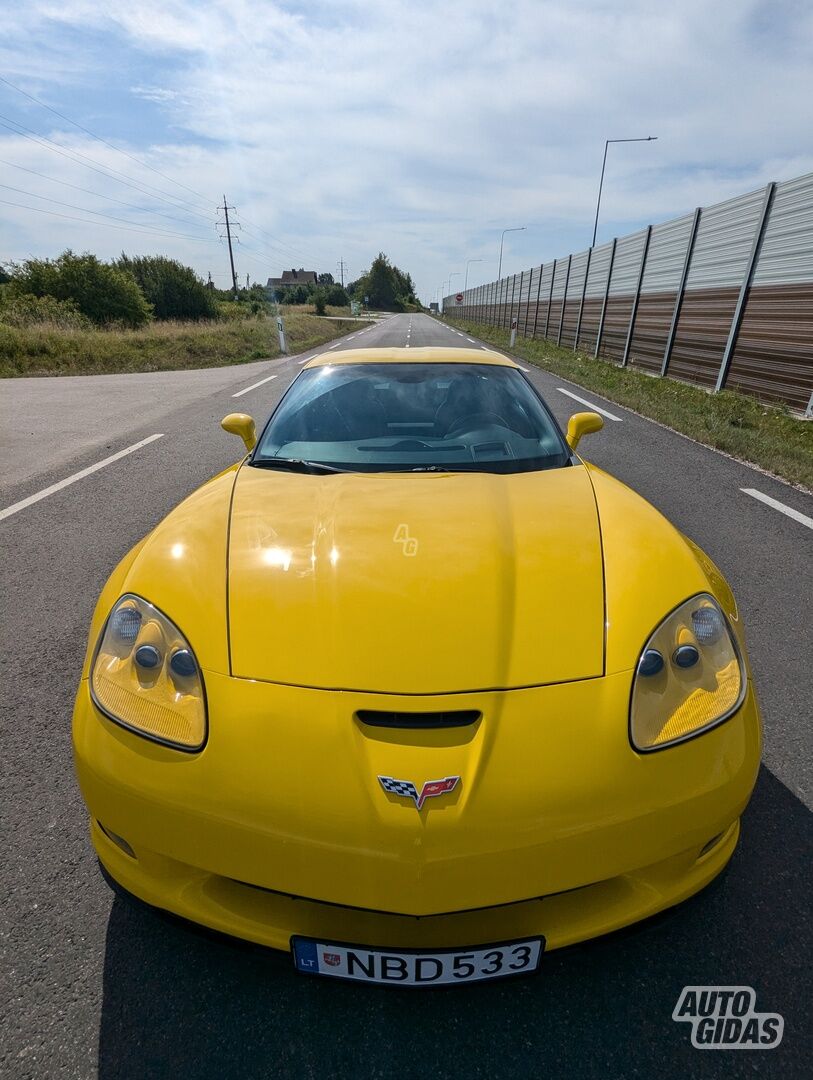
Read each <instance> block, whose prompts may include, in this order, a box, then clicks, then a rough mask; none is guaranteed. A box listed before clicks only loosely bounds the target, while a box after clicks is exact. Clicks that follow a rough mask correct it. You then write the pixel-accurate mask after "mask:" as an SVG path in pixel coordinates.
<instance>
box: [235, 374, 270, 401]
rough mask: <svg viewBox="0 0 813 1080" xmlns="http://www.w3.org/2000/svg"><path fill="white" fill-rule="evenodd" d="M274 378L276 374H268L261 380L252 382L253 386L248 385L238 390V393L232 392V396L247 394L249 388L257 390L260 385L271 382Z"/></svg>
mask: <svg viewBox="0 0 813 1080" xmlns="http://www.w3.org/2000/svg"><path fill="white" fill-rule="evenodd" d="M272 379H276V375H268V376H266V378H264V379H260V381H259V382H255V383H252V384H251V386H247V387H246V388H245V389H244V390H238V391H237V393H236V394H232V397H242V396H243V394H247V393H248V392H249V390H256V389H257V387H258V386H262V385H263V383H267V382H271V380H272Z"/></svg>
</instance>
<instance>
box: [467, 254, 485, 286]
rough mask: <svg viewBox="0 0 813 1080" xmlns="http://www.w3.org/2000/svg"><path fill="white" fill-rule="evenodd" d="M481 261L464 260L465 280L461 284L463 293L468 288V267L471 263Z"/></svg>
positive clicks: (480, 260) (479, 260)
mask: <svg viewBox="0 0 813 1080" xmlns="http://www.w3.org/2000/svg"><path fill="white" fill-rule="evenodd" d="M482 261H483V260H482V259H466V278H465V281H464V282H463V292H465V291H466V289H467V288H468V287H469V266H470V264H471V263H473V262H482Z"/></svg>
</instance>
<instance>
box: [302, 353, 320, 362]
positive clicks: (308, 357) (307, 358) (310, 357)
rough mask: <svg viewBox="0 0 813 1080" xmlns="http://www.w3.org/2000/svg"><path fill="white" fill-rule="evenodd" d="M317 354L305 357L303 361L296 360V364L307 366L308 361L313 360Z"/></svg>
mask: <svg viewBox="0 0 813 1080" xmlns="http://www.w3.org/2000/svg"><path fill="white" fill-rule="evenodd" d="M318 355H319V353H314V354H313V356H306V357H305V359H304V360H297V364H307V362H308V361H309V360H313V359H314V357H316V356H318Z"/></svg>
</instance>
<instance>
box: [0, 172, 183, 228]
mask: <svg viewBox="0 0 813 1080" xmlns="http://www.w3.org/2000/svg"><path fill="white" fill-rule="evenodd" d="M0 187H1V188H5V189H6V190H7V191H16V192H17V194H18V195H27V196H28V198H29V199H41V200H42V201H43V202H49V203H53V204H54V205H55V206H64V207H67V209H68V210H79V211H81V212H82V213H83V214H93V216H94V217H103V218H109V219H110V221H120V222H122V224H124V225H136V226H138V228H143V226H141V225H139V224H138V222H137V221H129V220H128V219H127V218H119V217H114V216H113V214H105V213H103V212H102V211H101V210H89V209H88V207H86V206H76V205H75V204H74V203H66V202H61V201H60V200H59V199H49V198H48V197H47V196H46V195H36V194H35V193H34V192H33V191H26V190H25V189H24V188H17V187H12V186H11V185H10V184H0ZM161 232H163V233H164V234H165V235H166V236H179V237H183V238H184V239H186V240H203V239H204V237H202V236H192V235H190V234H189V233H177V232H169V231H167V230H161Z"/></svg>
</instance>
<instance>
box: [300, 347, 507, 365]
mask: <svg viewBox="0 0 813 1080" xmlns="http://www.w3.org/2000/svg"><path fill="white" fill-rule="evenodd" d="M405 363H409V364H491V365H493V366H495V367H519V365H518V364H516V363H515V362H514V361H513V360H512V359H511V358H510V357H508V356H503V354H502V353H498V352H491V350H489V349H439V348H436V347H434V346H430V347H428V348H423V349H420V348H419V349H394V348H383V349H378V348H375V347H372V348H368V349H342V350H341V351H339V352H324V353H320V354H319V355H318V356H314V357H313V358H312V359H311V360H309V361H308V363H307V364H305V365H303V366H304V367H306V368H311V367H324V366H325V365H327V364H405Z"/></svg>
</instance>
